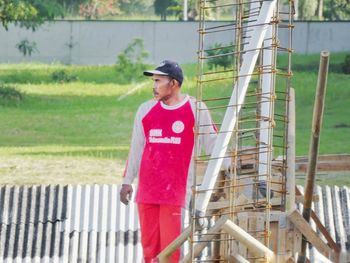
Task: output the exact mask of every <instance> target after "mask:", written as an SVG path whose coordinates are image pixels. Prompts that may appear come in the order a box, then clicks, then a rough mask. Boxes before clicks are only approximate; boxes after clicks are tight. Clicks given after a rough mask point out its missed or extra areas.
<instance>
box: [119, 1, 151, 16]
mask: <svg viewBox="0 0 350 263" xmlns="http://www.w3.org/2000/svg"><path fill="white" fill-rule="evenodd" d="M118 2H119V8H120V10H121V11H122V12H123V13H125V14H126V15H134V14H137V13H142V12H143V11H144V10H145V8H146V4H145V2H144V1H143V0H119V1H118Z"/></svg>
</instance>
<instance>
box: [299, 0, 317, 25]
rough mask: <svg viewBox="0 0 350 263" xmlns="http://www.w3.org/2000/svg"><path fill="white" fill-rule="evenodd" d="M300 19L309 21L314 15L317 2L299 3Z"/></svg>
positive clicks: (308, 0) (305, 0)
mask: <svg viewBox="0 0 350 263" xmlns="http://www.w3.org/2000/svg"><path fill="white" fill-rule="evenodd" d="M299 3H300V7H299V8H300V19H304V20H310V19H312V18H313V17H314V16H315V14H316V9H317V4H318V3H317V1H316V0H303V1H300V2H299Z"/></svg>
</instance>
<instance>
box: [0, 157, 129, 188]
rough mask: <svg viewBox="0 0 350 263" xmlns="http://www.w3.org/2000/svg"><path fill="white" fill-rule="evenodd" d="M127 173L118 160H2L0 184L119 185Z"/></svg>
mask: <svg viewBox="0 0 350 263" xmlns="http://www.w3.org/2000/svg"><path fill="white" fill-rule="evenodd" d="M123 170H124V163H123V162H122V161H117V160H99V159H79V160H76V159H73V158H62V159H34V158H19V157H0V184H2V185H4V184H11V185H12V184H16V185H34V184H94V183H98V184H119V183H121V180H122V174H123Z"/></svg>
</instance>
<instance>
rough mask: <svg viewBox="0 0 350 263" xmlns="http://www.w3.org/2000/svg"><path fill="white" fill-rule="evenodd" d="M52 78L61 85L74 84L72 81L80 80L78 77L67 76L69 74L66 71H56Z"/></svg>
mask: <svg viewBox="0 0 350 263" xmlns="http://www.w3.org/2000/svg"><path fill="white" fill-rule="evenodd" d="M51 77H52V79H53V80H54V81H56V82H59V83H64V82H72V81H77V80H78V79H79V78H78V76H76V75H69V74H67V72H66V71H64V70H63V69H62V70H57V71H54V72H53V73H52V74H51Z"/></svg>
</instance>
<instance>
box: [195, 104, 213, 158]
mask: <svg viewBox="0 0 350 263" xmlns="http://www.w3.org/2000/svg"><path fill="white" fill-rule="evenodd" d="M198 110H199V114H198V118H199V142H200V145H201V146H202V147H204V150H205V152H206V154H211V152H212V150H213V147H214V144H215V140H216V138H217V129H216V126H215V124H214V123H213V120H212V118H211V116H210V112H209V110H208V108H207V106H206V105H205V104H204V102H199V103H198Z"/></svg>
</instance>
